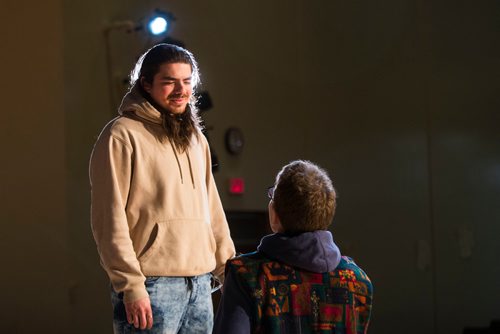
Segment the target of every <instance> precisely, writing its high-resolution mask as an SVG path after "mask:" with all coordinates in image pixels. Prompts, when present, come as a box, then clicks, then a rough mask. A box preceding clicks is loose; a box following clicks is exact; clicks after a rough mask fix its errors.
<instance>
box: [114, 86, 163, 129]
mask: <svg viewBox="0 0 500 334" xmlns="http://www.w3.org/2000/svg"><path fill="white" fill-rule="evenodd" d="M118 113H119V114H120V115H124V114H127V113H133V114H135V115H136V116H138V117H140V118H142V119H145V120H147V121H149V122H153V123H156V124H162V117H161V113H160V112H159V111H158V110H157V109H156V108H155V107H153V105H152V104H151V103H150V102H149V101H148V100H147V99H145V98H144V96H142V94H141V91H140V89H139V86H138V84H137V83H136V84H134V86H132V88H131V89H130V90H129V91H128V93H127V94H125V96H124V97H123V99H122V103H121V104H120V108H118Z"/></svg>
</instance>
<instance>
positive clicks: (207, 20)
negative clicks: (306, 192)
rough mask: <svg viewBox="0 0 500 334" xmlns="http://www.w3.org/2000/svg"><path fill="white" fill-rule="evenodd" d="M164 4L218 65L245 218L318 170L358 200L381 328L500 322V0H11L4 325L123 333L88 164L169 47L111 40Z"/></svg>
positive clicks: (441, 332) (346, 246) (343, 205)
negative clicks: (141, 66)
mask: <svg viewBox="0 0 500 334" xmlns="http://www.w3.org/2000/svg"><path fill="white" fill-rule="evenodd" d="M155 8H161V9H163V10H166V11H169V12H172V13H173V14H174V15H175V17H176V18H177V20H176V21H175V22H174V24H173V25H172V26H171V30H170V34H171V36H172V37H175V38H177V39H179V40H181V41H183V42H184V43H185V45H186V47H187V48H188V49H190V50H191V51H193V52H194V54H195V55H196V57H197V59H198V61H199V63H200V68H201V72H202V80H203V83H204V85H203V89H205V90H207V91H208V92H209V93H210V96H211V98H212V102H213V108H212V109H211V110H209V111H207V112H206V113H205V114H204V116H203V117H204V119H205V121H206V124H207V125H208V126H209V127H210V129H211V130H210V131H209V137H210V141H211V143H212V147H213V149H214V151H215V152H216V154H217V156H218V158H219V162H220V167H219V171H218V172H217V173H216V181H217V184H218V187H219V191H220V194H221V198H222V201H223V205H224V207H225V208H226V209H227V210H231V211H237V212H241V211H244V212H246V211H264V210H266V208H267V198H266V188H267V187H268V186H269V185H271V184H272V183H273V178H274V175H275V174H276V172H277V171H278V170H279V168H280V167H281V166H282V165H284V164H286V163H287V162H289V161H290V160H293V159H297V158H302V159H310V160H312V161H314V162H316V163H318V164H320V165H321V166H323V167H324V168H326V169H327V170H328V171H329V173H330V175H331V176H332V179H333V181H334V184H335V186H336V188H337V190H338V193H339V204H338V212H337V216H336V218H335V220H334V223H333V225H332V231H333V233H334V237H335V239H336V240H337V242H338V243H339V246H340V247H341V250H342V251H343V253H345V254H347V255H350V256H351V257H353V258H354V259H355V260H356V261H357V263H358V264H359V265H360V266H361V267H363V268H364V269H365V270H366V272H367V273H368V274H369V276H370V277H371V278H372V280H373V283H374V287H375V297H374V309H373V318H372V324H371V327H370V333H373V334H391V333H410V334H411V333H429V334H430V333H432V334H448V333H456V334H458V333H461V332H462V330H463V328H464V327H466V326H477V327H486V326H488V325H489V323H490V321H491V320H493V319H498V318H500V311H499V310H500V302H499V296H500V283H499V282H500V262H499V260H498V259H499V256H500V246H499V242H498V236H499V235H500V206H499V204H498V203H499V200H500V155H499V148H500V133H499V131H498V127H499V116H498V109H499V107H500V95H499V94H498V87H499V84H500V66H499V65H500V43H499V42H500V41H499V39H500V20H499V17H500V2H498V1H494V0H480V1H456V0H454V1H451V0H442V1H431V0H387V1H353V0H351V1H339V0H328V1H326V0H324V1H314V0H313V1H305V0H293V1H284V0H276V1H264V0H257V1H229V0H221V1H212V2H207V1H196V0H185V1H182V2H181V1H176V2H160V1H134V0H120V1H118V0H110V1H97V0H89V1H70V0H47V1H43V2H42V1H38V2H35V1H30V2H19V1H13V0H2V1H1V3H0V12H1V13H2V20H1V21H0V27H1V31H2V32H3V33H2V35H1V36H2V37H0V41H1V42H2V43H1V52H0V63H1V64H2V65H3V80H2V81H1V83H0V85H1V86H0V87H1V89H0V92H1V93H0V94H1V97H2V111H1V113H0V124H1V131H0V143H1V147H0V148H1V151H0V152H1V153H2V155H1V163H0V222H1V224H2V232H0V245H1V249H0V250H1V254H2V258H0V259H1V260H2V261H1V265H2V270H1V275H0V277H1V281H0V284H1V285H0V286H1V287H2V290H3V291H2V293H1V296H2V301H1V303H0V323H1V329H0V332H2V333H3V332H5V333H110V332H111V307H110V302H109V286H108V282H107V278H106V276H105V274H104V272H103V270H102V269H101V268H100V266H99V260H98V256H97V252H96V250H95V245H94V242H93V239H92V236H91V231H90V226H89V183H88V172H87V171H88V159H89V155H90V152H91V149H92V145H93V143H94V142H95V139H96V138H97V136H98V134H99V132H100V130H101V128H102V127H103V126H104V124H105V123H106V122H107V121H109V120H110V119H111V118H112V117H114V115H115V114H116V111H115V110H116V105H117V103H118V102H119V99H120V98H121V95H122V94H123V91H124V89H125V86H124V84H123V79H124V78H126V76H127V74H128V71H129V70H130V69H131V66H132V64H133V63H134V62H135V60H136V57H137V56H138V55H139V54H140V53H142V52H143V51H144V50H145V49H146V48H147V47H149V46H151V45H152V44H153V43H155V42H157V40H154V39H151V38H149V37H147V35H146V34H145V33H144V32H143V31H137V32H130V33H128V32H127V31H126V30H125V29H119V28H116V29H112V30H109V31H108V34H107V35H106V34H105V31H106V27H110V24H111V23H113V22H120V21H127V20H132V21H134V22H137V21H138V20H141V19H146V18H147V17H148V15H150V14H151V12H152V11H153V10H154V9H155ZM107 56H108V57H107ZM107 59H108V61H107ZM232 126H237V127H239V128H241V130H242V131H243V134H244V136H245V144H246V145H245V147H244V150H243V152H242V153H241V154H240V155H238V156H232V155H230V154H229V153H228V152H226V150H225V147H224V134H225V131H226V129H227V128H229V127H232ZM234 177H241V178H244V180H245V185H246V187H245V193H244V194H243V195H240V196H234V195H230V194H229V192H228V187H229V186H228V184H229V179H230V178H234ZM234 226H236V225H234ZM234 226H233V229H234V234H235V235H237V234H238V233H239V232H241V231H252V233H254V232H255V230H252V229H248V228H249V227H248V226H244V227H237V226H236V227H234ZM249 234H251V233H249ZM252 237H256V236H255V235H254V234H252ZM257 237H258V236H257ZM250 242H252V241H251V240H250Z"/></svg>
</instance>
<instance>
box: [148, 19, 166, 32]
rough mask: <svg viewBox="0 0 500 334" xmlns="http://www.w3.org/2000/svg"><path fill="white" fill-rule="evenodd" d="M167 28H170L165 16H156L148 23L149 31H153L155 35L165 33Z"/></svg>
mask: <svg viewBox="0 0 500 334" xmlns="http://www.w3.org/2000/svg"><path fill="white" fill-rule="evenodd" d="M167 28H168V22H167V20H165V18H164V17H160V16H158V17H155V18H154V19H153V20H152V21H150V22H149V24H148V29H149V32H151V33H152V34H153V35H155V36H156V35H161V34H163V33H164V32H165V31H167Z"/></svg>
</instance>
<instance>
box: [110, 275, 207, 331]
mask: <svg viewBox="0 0 500 334" xmlns="http://www.w3.org/2000/svg"><path fill="white" fill-rule="evenodd" d="M210 278H211V274H205V275H200V276H194V277H147V278H146V283H145V284H146V290H147V291H148V293H149V298H150V300H151V308H152V310H153V328H152V329H150V330H141V329H137V328H135V327H134V325H131V324H129V323H128V322H127V315H126V313H125V305H124V304H123V293H116V292H115V291H114V290H113V289H111V302H112V304H113V329H114V333H115V334H129V333H148V334H160V333H161V334H187V333H189V334H191V333H192V334H195V333H200V334H207V333H211V332H212V327H213V309H212V298H211V284H210V283H211V281H210Z"/></svg>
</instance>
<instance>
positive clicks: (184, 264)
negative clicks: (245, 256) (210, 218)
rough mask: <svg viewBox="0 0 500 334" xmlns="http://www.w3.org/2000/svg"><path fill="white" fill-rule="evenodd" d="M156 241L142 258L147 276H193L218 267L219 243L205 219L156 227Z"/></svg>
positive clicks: (169, 223)
mask: <svg viewBox="0 0 500 334" xmlns="http://www.w3.org/2000/svg"><path fill="white" fill-rule="evenodd" d="M156 225H157V234H156V238H155V239H154V241H153V242H152V244H151V246H150V247H149V249H148V250H147V251H146V252H145V253H144V254H142V255H141V256H140V257H139V262H140V263H141V267H142V271H143V273H144V275H146V276H155V275H157V276H190V275H199V274H202V273H207V272H210V271H212V270H214V268H215V251H216V247H217V246H216V242H215V239H214V236H213V232H212V228H211V226H210V224H208V223H206V221H204V220H203V219H172V220H167V221H161V222H158V223H157V224H156Z"/></svg>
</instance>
